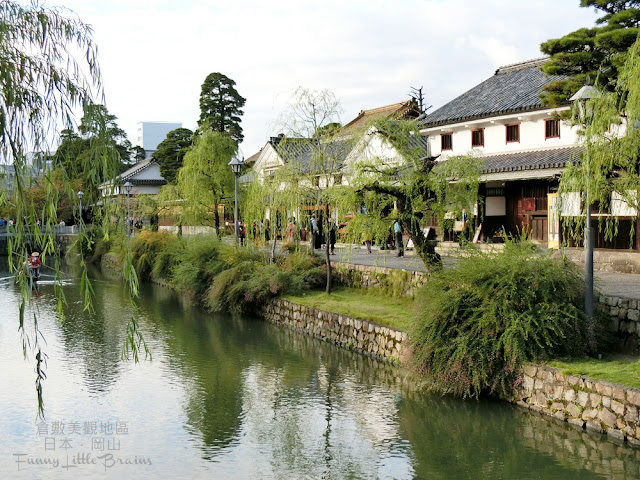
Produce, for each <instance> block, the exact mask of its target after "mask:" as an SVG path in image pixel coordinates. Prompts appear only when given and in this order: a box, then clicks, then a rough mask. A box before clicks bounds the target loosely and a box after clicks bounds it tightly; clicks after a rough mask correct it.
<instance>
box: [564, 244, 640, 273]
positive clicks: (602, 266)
mask: <svg viewBox="0 0 640 480" xmlns="http://www.w3.org/2000/svg"><path fill="white" fill-rule="evenodd" d="M562 252H563V253H564V254H565V255H566V256H567V258H568V259H570V260H571V261H572V262H574V263H576V264H578V265H580V266H584V250H583V249H582V248H565V249H564V250H563V251H562ZM593 268H594V270H596V271H601V272H620V273H640V252H638V251H633V252H631V251H629V250H601V249H596V250H594V252H593Z"/></svg>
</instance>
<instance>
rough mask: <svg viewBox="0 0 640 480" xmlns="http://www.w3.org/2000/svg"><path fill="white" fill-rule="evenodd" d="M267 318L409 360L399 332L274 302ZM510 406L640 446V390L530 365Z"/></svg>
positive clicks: (346, 344) (364, 349)
mask: <svg viewBox="0 0 640 480" xmlns="http://www.w3.org/2000/svg"><path fill="white" fill-rule="evenodd" d="M262 315H263V317H264V318H265V319H266V320H267V321H269V322H271V323H274V324H277V325H285V326H288V327H290V328H293V329H296V330H298V331H302V332H304V333H306V334H308V335H312V336H314V337H317V338H320V339H323V340H325V341H329V342H333V343H335V344H337V345H340V346H343V347H347V348H350V349H354V350H356V351H359V352H361V353H365V354H368V355H371V356H374V357H380V358H384V359H386V360H392V361H399V362H402V361H403V360H406V349H407V347H406V345H407V343H406V342H407V334H406V332H402V331H400V330H396V329H393V328H390V327H384V326H381V325H378V324H376V323H374V322H368V321H365V320H359V319H357V318H354V317H350V316H347V315H339V314H336V313H329V312H324V311H322V310H318V309H316V308H312V307H305V306H302V305H298V304H296V303H293V302H289V301H287V300H283V299H274V300H272V301H271V302H270V303H269V304H268V305H266V306H265V307H264V308H263V311H262ZM507 400H508V401H511V402H514V403H516V404H518V405H520V406H522V407H525V408H527V409H530V410H533V411H536V412H539V413H541V414H544V415H549V416H553V417H555V418H557V419H558V420H560V421H563V422H568V423H570V424H572V425H575V426H576V427H579V428H581V429H586V430H587V431H590V432H599V433H604V434H608V436H609V437H610V438H611V439H613V440H614V441H619V442H623V441H625V440H626V441H627V442H628V443H629V444H632V445H634V446H640V421H639V416H638V411H639V409H640V390H637V389H634V388H628V387H622V386H620V385H615V384H611V383H608V382H604V381H593V380H589V379H588V378H586V377H580V376H571V375H564V374H563V373H561V372H560V371H558V370H557V369H554V368H551V367H547V366H540V365H527V366H526V367H524V369H523V371H522V373H521V382H520V383H519V384H518V385H517V386H516V387H515V389H514V392H513V398H511V399H507Z"/></svg>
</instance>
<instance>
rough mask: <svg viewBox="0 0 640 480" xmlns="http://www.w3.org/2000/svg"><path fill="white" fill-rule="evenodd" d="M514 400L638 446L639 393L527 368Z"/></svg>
mask: <svg viewBox="0 0 640 480" xmlns="http://www.w3.org/2000/svg"><path fill="white" fill-rule="evenodd" d="M514 400H515V402H516V403H517V404H518V405H520V406H523V407H525V408H530V409H532V410H535V411H538V412H541V413H544V414H547V415H552V416H554V417H556V418H558V419H559V420H563V421H566V422H569V423H571V424H573V425H576V426H578V427H581V428H586V429H587V430H591V431H596V432H602V433H606V434H608V435H609V436H610V437H611V438H613V439H615V440H619V441H624V440H627V441H628V442H629V443H631V444H633V445H635V446H640V441H639V439H640V423H639V421H638V408H639V407H640V390H637V389H634V388H628V387H622V386H620V385H615V384H612V383H608V382H604V381H593V380H589V379H588V378H586V377H579V376H573V375H564V374H563V373H561V372H560V371H558V370H556V369H554V368H550V367H545V366H536V365H528V366H526V367H525V368H524V371H523V373H522V382H521V384H520V385H519V386H518V387H516V389H515V391H514Z"/></svg>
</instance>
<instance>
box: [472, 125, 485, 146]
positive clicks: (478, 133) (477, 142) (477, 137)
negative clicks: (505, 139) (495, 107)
mask: <svg viewBox="0 0 640 480" xmlns="http://www.w3.org/2000/svg"><path fill="white" fill-rule="evenodd" d="M471 146H472V147H484V128H479V129H477V130H471Z"/></svg>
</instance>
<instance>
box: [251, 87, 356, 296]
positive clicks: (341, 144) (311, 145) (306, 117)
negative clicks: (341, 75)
mask: <svg viewBox="0 0 640 480" xmlns="http://www.w3.org/2000/svg"><path fill="white" fill-rule="evenodd" d="M340 112H341V107H340V102H339V101H338V99H337V98H336V96H335V95H334V94H333V92H330V91H328V90H308V89H305V88H302V87H299V88H298V89H297V90H296V91H295V92H294V93H293V95H292V97H291V99H290V102H289V105H288V107H287V108H286V110H285V111H284V112H283V113H282V114H281V115H280V117H279V119H278V123H279V127H280V128H281V129H282V131H283V132H285V134H284V136H283V137H278V139H277V140H275V139H274V140H273V141H272V145H274V148H275V150H276V152H277V157H278V165H275V166H274V167H277V168H275V169H274V170H271V171H269V173H268V174H266V175H264V174H261V175H258V177H257V178H256V179H255V180H254V181H253V182H252V184H251V186H250V187H249V189H248V190H247V192H246V194H245V200H244V208H243V210H244V211H245V218H246V219H248V220H252V219H254V220H256V219H257V220H260V219H263V218H267V217H270V220H269V229H270V233H269V238H270V240H271V241H272V244H271V257H272V260H273V259H274V258H275V249H276V240H277V237H278V236H280V237H281V238H283V239H284V238H285V235H284V232H285V229H286V227H287V225H288V223H289V221H290V220H291V219H293V218H295V219H296V220H297V222H298V229H300V227H302V226H304V227H306V228H308V226H309V218H310V214H312V213H313V214H315V215H316V216H317V217H318V219H317V220H318V221H319V222H320V225H319V226H320V227H321V229H322V232H324V234H325V237H326V240H327V248H326V249H325V251H324V257H325V264H326V268H327V282H326V292H327V293H331V288H332V274H331V257H330V251H329V248H328V244H329V234H330V231H331V229H332V228H336V227H335V225H334V224H333V216H334V215H333V209H334V207H335V205H334V204H333V200H334V199H335V198H336V197H335V194H334V190H335V189H336V188H338V186H339V185H340V184H341V183H342V174H341V167H342V162H343V160H344V158H345V157H346V154H347V153H348V151H349V150H350V144H351V139H344V138H343V139H337V138H335V137H334V134H335V133H336V129H335V128H334V127H335V121H336V120H337V118H338V116H339V114H340ZM336 233H337V232H336ZM311 248H312V249H313V248H314V245H312V247H311Z"/></svg>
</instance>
